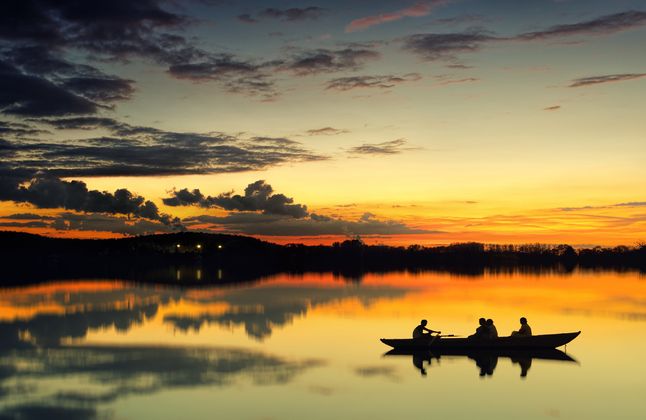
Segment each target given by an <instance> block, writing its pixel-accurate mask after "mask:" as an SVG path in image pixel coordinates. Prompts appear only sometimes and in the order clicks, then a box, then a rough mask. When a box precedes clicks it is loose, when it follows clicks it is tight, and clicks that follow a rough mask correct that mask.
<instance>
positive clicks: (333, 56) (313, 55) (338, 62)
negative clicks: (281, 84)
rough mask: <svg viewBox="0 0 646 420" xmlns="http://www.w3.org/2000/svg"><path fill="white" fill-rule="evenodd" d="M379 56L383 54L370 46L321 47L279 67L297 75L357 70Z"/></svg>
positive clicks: (296, 56)
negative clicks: (335, 48) (333, 48)
mask: <svg viewBox="0 0 646 420" xmlns="http://www.w3.org/2000/svg"><path fill="white" fill-rule="evenodd" d="M379 57H381V55H380V54H379V53H378V52H377V51H374V50H373V49H368V48H355V47H348V48H342V49H337V50H331V49H326V48H320V49H316V50H309V51H304V52H301V53H299V54H296V55H295V56H293V57H292V58H291V59H289V60H287V61H286V62H285V63H283V64H282V65H281V66H280V67H279V68H280V69H281V70H283V71H289V72H291V73H293V74H295V75H297V76H308V75H315V74H320V73H334V72H339V71H346V70H357V69H359V68H361V67H362V66H363V65H364V64H365V63H366V62H367V61H370V60H376V59H378V58H379Z"/></svg>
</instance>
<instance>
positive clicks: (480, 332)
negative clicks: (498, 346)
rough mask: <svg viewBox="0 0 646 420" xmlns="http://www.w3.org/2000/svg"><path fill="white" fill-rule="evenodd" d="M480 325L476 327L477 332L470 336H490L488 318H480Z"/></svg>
mask: <svg viewBox="0 0 646 420" xmlns="http://www.w3.org/2000/svg"><path fill="white" fill-rule="evenodd" d="M478 323H479V324H480V326H479V327H478V328H476V332H475V334H472V335H470V336H469V338H489V328H488V327H487V320H486V319H484V318H480V319H479V320H478Z"/></svg>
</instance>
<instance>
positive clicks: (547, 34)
mask: <svg viewBox="0 0 646 420" xmlns="http://www.w3.org/2000/svg"><path fill="white" fill-rule="evenodd" d="M643 25H646V12H642V11H634V10H630V11H626V12H621V13H615V14H611V15H605V16H600V17H598V18H595V19H592V20H587V21H583V22H577V23H570V24H563V25H556V26H552V27H550V28H547V29H544V30H540V31H534V32H524V33H520V34H517V35H513V36H508V37H503V36H495V35H492V34H490V33H488V32H484V31H481V30H476V31H467V32H458V33H441V34H439V33H426V34H414V35H410V36H407V37H405V38H404V39H403V46H404V49H406V50H409V51H411V52H413V53H415V54H417V55H419V56H420V57H422V58H423V59H425V60H429V61H434V60H447V61H453V60H455V59H456V55H457V54H459V53H470V52H476V51H479V50H480V49H481V48H482V46H483V45H485V44H488V43H492V42H501V41H516V42H533V41H543V40H550V39H559V38H565V37H570V36H574V35H607V34H612V33H616V32H620V31H624V30H628V29H632V28H637V27H640V26H643ZM457 64H458V65H459V63H457Z"/></svg>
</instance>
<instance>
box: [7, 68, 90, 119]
mask: <svg viewBox="0 0 646 420" xmlns="http://www.w3.org/2000/svg"><path fill="white" fill-rule="evenodd" d="M98 109H99V105H98V104H97V103H95V102H93V101H91V100H89V99H86V98H84V97H82V96H79V95H76V94H74V93H72V92H70V91H69V90H67V89H65V88H63V87H61V86H59V85H56V84H55V83H53V82H51V81H49V80H48V79H45V78H42V77H38V76H32V75H28V74H25V73H22V72H21V71H20V70H18V69H17V68H15V67H13V66H12V65H9V64H7V63H5V62H2V61H0V112H2V113H5V114H13V115H18V116H31V117H41V116H52V115H69V114H94V113H96V112H97V111H98Z"/></svg>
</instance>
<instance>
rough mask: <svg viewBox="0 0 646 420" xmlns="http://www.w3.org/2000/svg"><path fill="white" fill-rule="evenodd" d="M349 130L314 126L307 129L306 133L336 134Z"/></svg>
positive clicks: (319, 134)
mask: <svg viewBox="0 0 646 420" xmlns="http://www.w3.org/2000/svg"><path fill="white" fill-rule="evenodd" d="M349 132H350V130H344V129H339V128H334V127H323V128H313V129H311V130H307V131H306V133H307V134H308V135H310V136H336V135H338V134H346V133H349Z"/></svg>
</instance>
